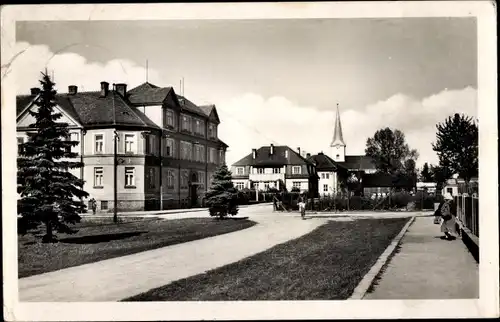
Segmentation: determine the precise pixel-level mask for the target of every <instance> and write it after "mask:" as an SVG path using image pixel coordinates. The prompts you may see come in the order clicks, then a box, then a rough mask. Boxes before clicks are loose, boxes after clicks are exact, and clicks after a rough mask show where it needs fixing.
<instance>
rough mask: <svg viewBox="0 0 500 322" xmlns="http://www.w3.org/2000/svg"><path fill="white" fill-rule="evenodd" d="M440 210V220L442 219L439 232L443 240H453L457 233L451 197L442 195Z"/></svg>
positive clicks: (448, 194)
mask: <svg viewBox="0 0 500 322" xmlns="http://www.w3.org/2000/svg"><path fill="white" fill-rule="evenodd" d="M440 208H441V209H440V212H441V218H442V219H443V222H442V223H441V232H442V233H444V236H443V239H447V240H454V239H456V238H457V237H456V236H457V235H458V232H457V225H456V223H457V222H456V217H455V207H454V204H453V197H452V196H451V194H450V193H446V194H445V195H444V203H443V205H442V206H441V207H440Z"/></svg>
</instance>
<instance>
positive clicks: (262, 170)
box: [257, 168, 265, 174]
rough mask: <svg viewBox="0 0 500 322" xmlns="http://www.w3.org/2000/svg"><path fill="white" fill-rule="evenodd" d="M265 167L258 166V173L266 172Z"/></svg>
mask: <svg viewBox="0 0 500 322" xmlns="http://www.w3.org/2000/svg"><path fill="white" fill-rule="evenodd" d="M264 172H265V169H264V168H257V173H258V174H264Z"/></svg>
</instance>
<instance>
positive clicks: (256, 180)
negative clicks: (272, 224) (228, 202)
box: [231, 144, 318, 196]
mask: <svg viewBox="0 0 500 322" xmlns="http://www.w3.org/2000/svg"><path fill="white" fill-rule="evenodd" d="M231 171H232V174H233V182H234V184H235V186H236V188H238V189H240V190H241V189H245V188H248V189H256V190H262V191H266V190H269V189H271V188H275V189H278V190H283V188H286V190H288V191H291V190H292V189H297V190H300V191H301V192H306V191H307V192H308V193H309V195H310V196H316V195H317V191H318V176H317V173H316V168H315V167H314V164H313V163H312V162H310V161H309V160H307V159H306V158H304V157H302V156H301V155H300V149H299V152H296V151H294V150H293V149H291V148H290V147H288V146H286V145H283V146H275V145H274V144H270V145H269V146H263V147H260V148H258V149H252V152H251V153H250V154H248V155H247V156H245V157H243V158H242V159H241V160H239V161H237V162H235V163H234V164H233V165H232V166H231Z"/></svg>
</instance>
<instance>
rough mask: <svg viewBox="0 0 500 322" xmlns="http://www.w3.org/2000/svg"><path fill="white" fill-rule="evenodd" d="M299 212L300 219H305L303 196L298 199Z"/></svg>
mask: <svg viewBox="0 0 500 322" xmlns="http://www.w3.org/2000/svg"><path fill="white" fill-rule="evenodd" d="M299 210H300V216H301V217H302V219H306V218H305V217H306V198H305V196H304V195H301V196H300V197H299Z"/></svg>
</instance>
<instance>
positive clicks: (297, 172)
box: [292, 166, 301, 174]
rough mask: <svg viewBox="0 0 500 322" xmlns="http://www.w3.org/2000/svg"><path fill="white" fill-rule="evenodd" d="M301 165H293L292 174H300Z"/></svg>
mask: <svg viewBox="0 0 500 322" xmlns="http://www.w3.org/2000/svg"><path fill="white" fill-rule="evenodd" d="M300 169H301V168H300V166H293V167H292V174H300Z"/></svg>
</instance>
